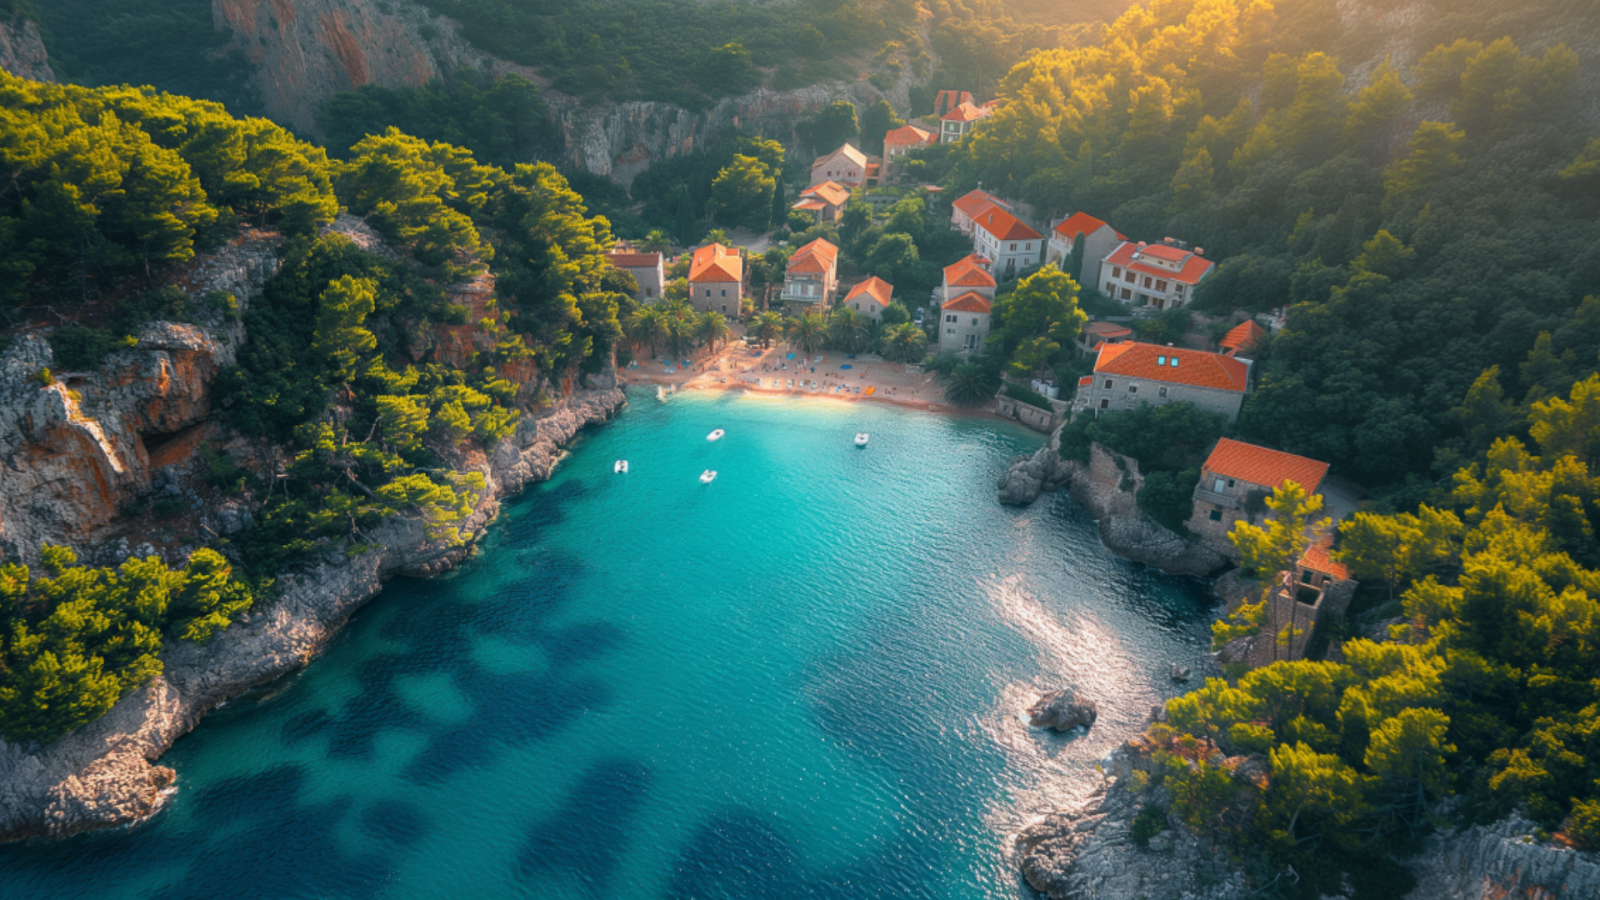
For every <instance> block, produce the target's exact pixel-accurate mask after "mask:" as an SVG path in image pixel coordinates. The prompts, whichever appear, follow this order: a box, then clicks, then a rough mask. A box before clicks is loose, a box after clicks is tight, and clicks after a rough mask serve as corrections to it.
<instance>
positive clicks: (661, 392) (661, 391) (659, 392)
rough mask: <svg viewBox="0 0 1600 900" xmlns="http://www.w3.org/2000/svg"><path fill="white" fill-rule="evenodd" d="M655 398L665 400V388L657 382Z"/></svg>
mask: <svg viewBox="0 0 1600 900" xmlns="http://www.w3.org/2000/svg"><path fill="white" fill-rule="evenodd" d="M656 399H657V400H666V399H667V389H666V388H664V387H662V386H661V385H659V384H658V385H656Z"/></svg>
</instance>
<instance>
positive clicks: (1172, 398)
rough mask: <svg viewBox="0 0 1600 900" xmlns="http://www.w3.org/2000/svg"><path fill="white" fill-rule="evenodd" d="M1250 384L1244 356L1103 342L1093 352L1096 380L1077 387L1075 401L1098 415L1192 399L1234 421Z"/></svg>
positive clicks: (1077, 404)
mask: <svg viewBox="0 0 1600 900" xmlns="http://www.w3.org/2000/svg"><path fill="white" fill-rule="evenodd" d="M1249 388H1250V364H1249V362H1248V361H1247V360H1242V359H1234V358H1232V357H1228V356H1223V355H1222V354H1220V353H1207V352H1206V351H1204V350H1190V349H1188V348H1185V347H1163V346H1160V345H1159V344H1145V343H1141V342H1138V341H1127V342H1123V343H1109V342H1106V343H1101V344H1100V346H1099V352H1098V353H1097V354H1096V356H1095V363H1094V382H1093V383H1092V384H1090V385H1089V388H1088V390H1084V389H1082V388H1079V390H1078V396H1077V398H1076V400H1075V401H1074V405H1075V408H1076V409H1077V410H1084V409H1092V410H1094V414H1095V415H1096V416H1099V415H1100V414H1102V413H1106V412H1112V411H1115V410H1130V409H1137V408H1138V407H1139V405H1140V404H1142V403H1148V404H1150V405H1151V406H1164V405H1166V404H1168V403H1193V404H1194V405H1195V406H1196V407H1197V408H1199V409H1201V410H1204V411H1206V412H1212V413H1221V414H1222V415H1224V416H1227V418H1228V421H1229V422H1232V421H1234V420H1235V419H1237V418H1238V417H1239V408H1240V407H1241V406H1243V405H1244V395H1245V393H1246V392H1247V391H1248V390H1249Z"/></svg>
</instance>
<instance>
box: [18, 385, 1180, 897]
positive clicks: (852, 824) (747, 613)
mask: <svg viewBox="0 0 1600 900" xmlns="http://www.w3.org/2000/svg"><path fill="white" fill-rule="evenodd" d="M630 399H631V401H632V405H631V406H629V407H628V408H627V409H626V410H624V411H623V412H622V414H621V415H620V416H619V418H618V419H617V420H616V421H615V422H613V423H611V424H608V425H606V426H604V427H601V428H598V429H595V430H593V431H591V432H589V433H587V434H586V435H584V436H583V437H582V438H581V439H580V440H579V441H578V442H577V443H576V444H575V445H574V447H573V452H572V455H571V457H570V458H569V459H567V460H566V461H565V462H563V463H562V465H561V466H560V468H559V469H558V471H557V473H556V476H555V478H554V479H553V480H551V481H550V482H549V483H547V484H545V485H542V486H540V487H538V488H536V489H533V490H530V491H529V492H527V494H526V495H525V496H523V497H522V498H520V499H518V500H516V501H514V502H512V503H510V504H508V505H507V507H506V509H505V514H504V516H503V517H502V519H501V521H500V522H499V523H498V524H497V525H496V526H495V527H494V529H493V531H492V533H491V535H490V537H489V539H488V540H487V541H486V543H485V545H484V547H483V552H482V553H481V554H480V555H478V556H477V557H476V558H475V559H474V560H473V561H472V562H471V563H469V564H468V565H466V566H464V567H462V568H461V569H460V570H458V571H457V572H455V573H453V574H451V575H449V576H446V577H443V578H440V579H437V580H434V581H405V580H402V581H396V582H394V583H392V584H390V585H389V587H388V588H387V589H386V590H385V592H384V593H383V595H382V596H381V597H379V598H378V599H377V600H375V601H373V602H372V603H371V604H370V605H369V606H367V607H366V608H365V609H364V610H362V611H361V612H360V613H359V614H358V615H357V616H356V618H355V619H354V620H353V621H352V622H351V623H350V625H349V627H348V628H347V629H346V630H345V631H344V633H343V634H341V636H340V637H339V638H338V639H337V640H336V641H335V642H334V643H333V645H332V646H330V647H329V648H328V650H327V651H326V652H325V653H324V654H323V655H322V656H321V657H320V658H318V659H317V660H316V661H315V662H314V663H313V664H312V665H311V666H310V667H309V668H307V669H306V670H305V671H304V672H302V673H301V674H299V675H297V676H295V677H293V678H290V679H286V680H285V681H282V682H279V683H277V684H274V685H270V686H268V687H267V688H265V689H262V690H260V691H256V692H253V693H251V694H248V695H246V696H244V697H241V698H239V699H237V700H235V701H233V702H232V703H230V704H228V705H227V706H226V707H224V708H223V709H221V710H219V711H218V712H216V713H215V714H213V715H212V716H211V717H210V718H208V719H207V720H206V721H205V722H204V724H202V725H201V727H200V728H199V729H198V730H197V731H196V732H195V733H194V734H192V735H190V736H188V737H185V738H183V739H182V740H180V741H179V742H178V744H177V746H176V747H174V748H173V749H172V751H171V752H170V753H169V754H168V755H167V757H166V758H165V759H164V760H163V761H164V762H165V763H166V764H168V765H171V766H172V767H174V768H175V769H177V771H178V772H179V776H180V778H179V782H178V784H179V790H178V792H177V794H176V795H175V796H173V797H172V799H171V801H170V803H169V804H168V805H167V807H166V808H165V809H164V810H163V811H162V812H160V813H159V814H158V815H157V816H155V817H154V818H153V819H152V820H151V821H149V822H147V823H145V824H143V825H140V826H138V827H136V828H132V829H125V830H122V831H117V832H111V833H105V834H93V835H85V836H80V837H76V838H73V839H71V840H69V841H66V842H63V843H55V844H51V843H45V842H29V843H26V844H22V845H13V846H7V847H0V897H4V898H5V900H34V898H40V900H43V898H49V900H65V898H94V900H116V898H135V897H139V898H144V897H149V898H163V900H166V898H224V897H228V898H238V897H247V898H256V897H260V898H287V897H307V898H309V897H317V898H322V897H329V898H345V897H406V898H411V897H427V898H470V900H490V898H501V897H528V898H541V900H546V898H548V900H566V898H584V900H588V898H613V897H625V898H629V900H655V898H674V900H689V898H696V900H716V898H729V900H732V898H739V900H788V898H862V897H874V898H877V897H883V898H901V900H903V898H923V897H926V898H949V900H980V898H1015V897H1019V896H1022V895H1023V893H1024V891H1025V890H1026V889H1025V887H1024V886H1023V885H1022V884H1021V881H1020V879H1019V877H1018V876H1017V874H1016V869H1015V866H1014V862H1013V860H1012V859H1011V857H1010V850H1009V849H1008V847H1009V843H1010V842H1009V840H1008V838H1007V836H1008V835H1009V834H1012V833H1014V832H1015V831H1016V829H1017V828H1018V827H1020V826H1021V825H1022V824H1023V823H1025V822H1026V821H1027V820H1028V819H1029V818H1030V817H1032V816H1036V815H1038V814H1040V813H1041V812H1043V811H1046V810H1048V809H1050V808H1052V807H1053V806H1055V805H1057V804H1061V803H1066V802H1070V801H1071V800H1072V799H1073V798H1075V797H1079V796H1081V795H1082V794H1083V793H1084V792H1085V791H1086V790H1088V789H1089V788H1090V787H1092V786H1093V784H1094V783H1095V781H1096V776H1095V775H1094V772H1093V764H1094V763H1095V761H1097V760H1099V759H1100V758H1102V757H1103V756H1104V755H1105V754H1106V753H1107V752H1109V751H1110V750H1111V749H1112V748H1113V747H1114V746H1115V744H1116V743H1117V742H1118V741H1119V740H1121V739H1122V738H1125V737H1126V736H1127V735H1128V734H1130V733H1131V732H1132V731H1133V730H1134V729H1136V728H1137V727H1138V726H1139V725H1140V723H1142V722H1143V721H1144V719H1145V717H1146V715H1147V714H1148V712H1149V710H1150V707H1151V706H1152V705H1153V704H1155V703H1158V702H1159V701H1160V700H1161V698H1163V697H1165V696H1170V695H1171V694H1172V693H1174V692H1175V690H1176V689H1175V687H1174V686H1173V685H1172V684H1170V683H1169V682H1168V681H1167V679H1166V672H1167V669H1168V666H1169V665H1170V664H1171V663H1173V662H1178V663H1181V664H1183V665H1197V664H1200V663H1202V662H1203V660H1204V658H1205V649H1206V647H1205V644H1206V641H1205V638H1206V629H1205V626H1206V623H1207V622H1208V621H1209V619H1210V618H1211V616H1212V611H1211V606H1210V604H1209V603H1208V602H1207V601H1206V599H1205V597H1204V594H1203V592H1202V590H1201V587H1200V585H1199V584H1198V583H1195V582H1191V581H1187V580H1183V579H1173V578H1167V577H1164V576H1162V575H1160V574H1159V573H1156V572H1153V571H1151V570H1148V569H1144V568H1142V567H1137V566H1133V565H1130V564H1128V563H1125V562H1122V561H1120V560H1118V559H1116V558H1115V557H1113V556H1112V555H1111V554H1110V553H1108V552H1107V551H1106V550H1105V549H1104V548H1103V547H1102V546H1101V545H1100V543H1099V540H1098V539H1097V537H1096V533H1095V530H1094V525H1093V523H1092V522H1090V521H1089V520H1088V519H1087V517H1086V516H1085V515H1084V514H1083V512H1082V511H1081V510H1080V509H1078V508H1076V507H1074V506H1073V505H1072V503H1071V502H1070V501H1069V500H1067V499H1066V498H1065V497H1064V496H1061V497H1057V498H1054V499H1050V498H1047V499H1045V500H1043V501H1041V502H1040V503H1039V504H1037V505H1036V506H1034V507H1032V508H1030V509H1025V510H1018V509H1008V508H1005V507H1001V506H1000V505H998V504H997V503H996V502H995V499H994V498H995V479H996V477H997V476H998V475H999V473H1000V472H1001V471H1002V470H1003V469H1004V467H1005V466H1006V464H1007V463H1008V462H1009V461H1010V459H1011V457H1012V456H1013V455H1015V454H1017V453H1020V452H1031V451H1032V450H1034V449H1035V448H1036V447H1038V446H1039V443H1040V439H1039V436H1038V435H1035V434H1032V433H1030V432H1027V431H1023V430H1020V429H1018V428H1016V427H1013V426H1011V425H1009V424H1007V423H1003V422H997V421H993V420H988V419H980V418H952V417H936V416H931V415H927V414H924V413H916V412H908V411H904V410H900V409H895V408H890V407H885V406H881V405H870V404H855V405H849V404H842V403H832V402H823V401H815V400H799V399H783V400H771V399H756V398H751V397H745V396H741V395H735V394H720V395H697V394H683V395H678V396H675V397H672V398H671V399H670V400H669V401H668V402H666V403H661V402H659V401H657V400H656V399H655V397H654V395H653V394H647V393H645V392H635V393H633V394H631V395H630ZM715 428H723V429H726V431H727V436H726V437H724V438H723V439H722V440H720V441H717V442H709V441H707V440H706V435H707V434H708V433H709V432H710V431H712V430H713V429H715ZM860 431H865V432H868V433H870V435H871V441H870V443H869V445H868V446H867V447H866V448H865V449H857V448H856V447H855V445H854V437H855V434H856V433H857V432H860ZM617 459H627V460H629V461H630V463H631V471H630V472H629V473H628V474H626V475H618V474H613V472H612V468H613V463H614V461H615V460H617ZM706 469H714V470H716V471H717V472H718V476H717V478H716V480H715V481H713V482H712V483H711V484H701V483H700V480H699V477H700V473H701V472H702V471H704V470H706ZM1063 686H1072V687H1075V688H1077V689H1078V690H1080V691H1082V692H1084V693H1086V694H1088V695H1089V696H1091V697H1093V698H1094V699H1095V700H1097V701H1098V702H1099V703H1100V709H1101V715H1100V721H1099V724H1097V725H1096V726H1095V728H1094V729H1093V730H1092V731H1091V732H1090V733H1089V734H1088V735H1087V736H1061V735H1054V734H1047V733H1044V732H1041V731H1039V730H1037V729H1030V728H1028V727H1027V723H1026V721H1025V718H1024V716H1023V714H1022V711H1023V709H1024V708H1025V707H1026V706H1027V705H1028V704H1029V703H1030V702H1031V701H1032V700H1034V699H1035V698H1036V697H1037V696H1038V694H1039V692H1040V691H1042V690H1047V689H1053V688H1057V687H1063Z"/></svg>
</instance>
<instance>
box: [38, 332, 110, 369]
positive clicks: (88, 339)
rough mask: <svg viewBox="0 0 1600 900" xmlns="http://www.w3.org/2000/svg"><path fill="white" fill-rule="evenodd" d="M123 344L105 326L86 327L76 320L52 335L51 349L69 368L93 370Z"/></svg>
mask: <svg viewBox="0 0 1600 900" xmlns="http://www.w3.org/2000/svg"><path fill="white" fill-rule="evenodd" d="M120 344H121V342H120V341H118V340H117V338H116V337H115V336H114V335H112V333H111V332H109V331H107V330H105V329H103V328H86V327H84V326H82V325H79V324H77V323H76V322H74V323H71V324H69V325H63V326H61V327H60V328H57V329H56V333H55V334H52V335H50V351H51V352H52V353H53V354H55V358H56V362H57V363H58V364H59V365H60V366H61V367H62V368H64V369H67V370H92V369H98V368H100V363H101V361H103V360H104V359H105V358H106V355H107V354H109V353H110V352H111V351H113V350H116V349H119V345H120Z"/></svg>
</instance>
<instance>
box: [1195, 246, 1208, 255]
mask: <svg viewBox="0 0 1600 900" xmlns="http://www.w3.org/2000/svg"><path fill="white" fill-rule="evenodd" d="M1194 255H1195V256H1205V255H1206V248H1204V247H1196V248H1194Z"/></svg>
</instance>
